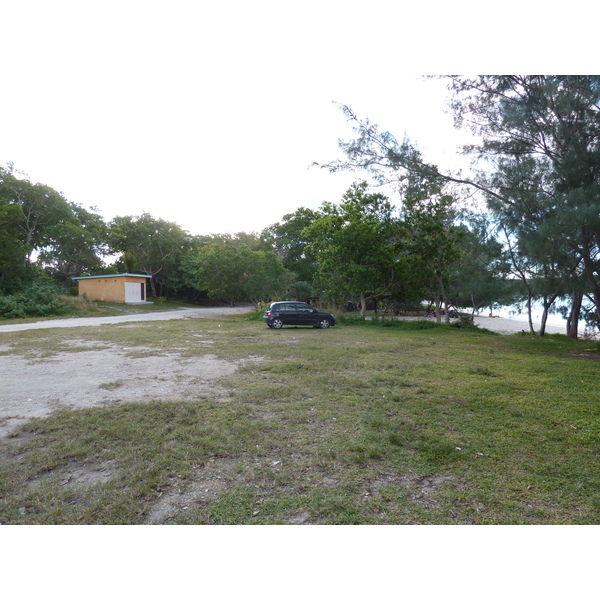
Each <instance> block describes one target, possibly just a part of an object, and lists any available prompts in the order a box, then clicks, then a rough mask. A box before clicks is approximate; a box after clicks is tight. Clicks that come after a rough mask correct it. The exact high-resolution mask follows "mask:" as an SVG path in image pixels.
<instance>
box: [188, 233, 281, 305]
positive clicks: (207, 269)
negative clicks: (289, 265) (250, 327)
mask: <svg viewBox="0 0 600 600" xmlns="http://www.w3.org/2000/svg"><path fill="white" fill-rule="evenodd" d="M229 242H231V238H229V239H227V238H226V239H219V237H216V238H215V239H213V240H211V241H210V242H208V243H207V244H206V245H205V246H203V247H202V248H201V249H200V250H199V251H198V254H197V257H196V264H197V265H198V267H197V270H196V287H197V289H201V290H206V291H207V292H208V295H209V297H210V298H212V299H213V300H229V301H230V302H231V303H232V304H233V303H234V302H239V301H243V300H251V301H252V302H253V303H254V304H255V306H257V305H258V303H259V302H261V301H266V300H269V299H270V298H272V297H273V296H276V295H278V294H282V293H283V292H284V291H285V289H286V287H287V285H289V283H290V282H291V274H290V273H289V272H288V271H287V270H286V269H285V267H284V266H283V265H282V264H281V261H280V260H279V258H278V256H277V255H276V254H275V253H274V252H271V251H265V250H252V249H251V248H250V247H248V246H247V245H246V244H244V243H240V244H239V245H234V244H231V243H229Z"/></svg>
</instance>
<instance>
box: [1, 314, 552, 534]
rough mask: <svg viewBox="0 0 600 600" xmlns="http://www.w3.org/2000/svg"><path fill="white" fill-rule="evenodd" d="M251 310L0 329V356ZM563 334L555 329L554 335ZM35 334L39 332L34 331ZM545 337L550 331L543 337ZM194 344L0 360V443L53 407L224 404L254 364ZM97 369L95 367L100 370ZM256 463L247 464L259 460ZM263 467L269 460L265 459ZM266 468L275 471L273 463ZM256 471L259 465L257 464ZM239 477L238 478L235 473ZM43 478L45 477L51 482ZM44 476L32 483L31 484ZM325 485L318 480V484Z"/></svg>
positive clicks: (228, 465)
mask: <svg viewBox="0 0 600 600" xmlns="http://www.w3.org/2000/svg"><path fill="white" fill-rule="evenodd" d="M250 310H252V307H247V306H246V307H236V308H225V307H224V308H198V309H179V310H176V311H169V312H157V313H147V314H137V315H136V314H134V315H124V316H119V317H97V318H91V319H88V318H84V319H61V320H53V321H40V322H38V323H30V324H8V325H1V326H0V351H4V352H6V351H7V350H10V347H9V346H8V345H7V344H4V343H3V341H2V332H3V331H20V330H25V329H40V330H43V329H47V328H54V327H80V326H90V325H97V326H99V327H100V326H103V325H104V324H111V323H124V322H127V321H142V320H170V319H181V318H203V317H208V318H210V317H215V316H221V315H224V314H233V313H243V312H248V311H250ZM476 323H477V324H478V325H480V326H481V327H486V328H489V329H492V330H495V331H498V332H500V333H504V334H510V333H516V332H519V331H521V330H523V329H525V330H526V329H527V323H525V322H521V321H517V320H512V319H503V318H489V317H477V319H476ZM560 332H561V333H562V331H560ZM40 333H42V332H40ZM549 333H552V331H549ZM198 342H199V344H200V345H203V346H205V347H206V351H207V354H205V355H203V356H197V357H193V358H191V357H186V356H184V355H183V353H184V351H185V349H184V348H182V349H181V353H180V352H178V351H177V349H174V350H173V352H172V353H170V354H160V355H154V354H152V353H149V352H148V349H147V348H131V347H128V348H123V347H121V346H120V345H118V344H109V343H103V342H96V343H95V344H90V342H89V341H84V340H77V339H73V340H71V342H70V344H71V346H72V350H75V349H76V350H77V351H72V352H63V353H59V354H57V355H54V356H52V357H51V358H42V357H38V358H36V357H23V356H13V355H11V354H8V353H7V354H0V439H2V438H6V436H7V435H8V433H9V432H10V431H11V430H13V429H14V428H15V427H16V426H18V425H19V424H21V423H23V422H26V421H27V420H29V419H31V418H32V417H44V416H47V415H49V414H50V413H51V412H52V411H54V410H56V409H57V408H59V407H71V408H83V407H94V406H106V405H110V404H112V403H118V402H144V401H148V400H151V399H153V398H157V399H161V400H168V399H170V398H172V399H174V400H175V399H176V400H181V399H184V400H185V399H189V400H198V399H201V398H203V397H206V398H210V399H211V400H212V401H215V400H217V401H220V402H227V401H229V400H230V397H229V393H228V390H227V389H226V388H225V387H224V386H223V385H221V383H220V380H221V379H222V378H223V377H227V376H229V375H231V374H232V373H233V372H234V371H235V370H236V369H237V368H238V367H240V366H242V365H247V364H250V363H252V362H258V361H259V360H261V359H260V358H259V357H252V356H250V357H248V358H245V359H243V360H238V361H227V360H222V359H219V358H218V357H217V356H215V355H213V354H210V348H211V345H212V343H213V341H212V340H211V339H210V337H209V336H200V339H199V340H198ZM99 365H101V368H99ZM258 460H259V459H254V461H255V462H256V461H258ZM265 460H267V462H268V461H269V460H271V459H270V458H269V459H265ZM243 461H250V459H244V458H239V459H229V458H211V459H210V460H209V462H208V463H207V464H206V465H199V466H197V467H195V468H197V470H196V471H195V477H194V478H193V479H192V480H191V481H189V482H185V484H184V483H183V482H182V484H181V485H176V484H174V485H173V486H172V489H165V490H164V492H161V497H160V498H159V500H158V501H157V502H156V503H155V505H154V506H153V507H152V509H151V510H150V511H149V513H148V514H147V515H146V517H145V520H144V523H147V524H162V523H170V522H175V521H173V519H176V516H177V514H179V513H181V512H182V511H185V510H187V509H188V507H189V506H191V505H192V504H193V503H194V502H196V501H201V502H209V501H211V500H214V499H215V498H217V497H218V496H219V494H221V493H222V492H223V491H224V490H225V489H226V488H227V487H228V486H230V485H234V484H235V483H236V482H237V481H239V479H240V477H244V476H245V475H244V473H251V472H252V471H253V469H254V468H257V465H256V464H254V462H249V463H248V464H242V463H243ZM269 464H270V468H274V469H276V468H277V467H276V465H277V461H275V462H273V463H272V464H271V463H269ZM258 466H260V465H258ZM117 473H118V465H117V464H116V463H115V462H114V461H110V460H109V461H104V462H101V463H98V464H81V463H76V462H74V463H69V464H68V465H66V466H64V467H61V469H60V472H59V473H58V476H59V478H60V480H61V481H60V483H61V485H64V486H66V487H69V488H73V489H78V488H86V487H89V486H93V485H95V484H97V483H103V482H106V481H108V480H110V479H111V478H112V477H114V476H116V474H117ZM240 473H241V474H240ZM56 476H57V474H56V473H49V474H48V477H56ZM41 481H43V477H42V478H40V479H39V480H34V481H33V482H31V485H38V484H39V483H40V482H41ZM439 483H440V482H438V481H437V480H434V479H432V480H431V481H429V480H427V481H425V480H423V481H421V480H418V481H417V480H415V481H412V479H407V478H402V480H401V481H399V484H402V485H408V486H409V487H411V489H413V488H414V490H415V494H417V495H416V496H415V497H416V498H422V499H423V500H422V501H424V502H426V501H428V497H429V496H428V494H429V491H430V490H431V489H434V488H435V486H437V485H439ZM327 484H328V482H327V481H324V485H327ZM309 517H310V515H308V513H300V514H297V515H292V516H291V517H290V521H289V522H290V523H296V524H302V523H305V522H308V521H309V520H310V519H309Z"/></svg>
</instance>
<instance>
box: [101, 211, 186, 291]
mask: <svg viewBox="0 0 600 600" xmlns="http://www.w3.org/2000/svg"><path fill="white" fill-rule="evenodd" d="M189 243H190V236H189V234H188V233H187V232H186V231H184V230H183V229H182V228H181V227H180V226H179V225H177V224H176V223H171V222H169V221H164V220H163V219H155V218H154V217H152V216H151V215H150V214H148V213H142V214H141V215H140V216H139V217H133V216H126V217H115V218H114V219H113V220H112V221H111V222H110V223H109V245H110V247H111V249H112V250H113V252H121V253H123V254H124V255H125V254H128V256H129V257H130V258H132V259H134V261H135V264H136V265H137V266H138V268H139V270H141V271H142V272H143V273H145V274H146V275H151V276H152V278H151V279H150V288H151V290H152V295H153V296H154V297H155V298H156V297H158V296H160V295H161V293H160V292H161V288H162V279H161V274H162V273H163V272H165V271H168V270H169V268H172V267H173V265H174V262H175V260H176V257H177V256H178V255H179V254H180V253H182V252H185V251H186V250H187V248H188V246H189Z"/></svg>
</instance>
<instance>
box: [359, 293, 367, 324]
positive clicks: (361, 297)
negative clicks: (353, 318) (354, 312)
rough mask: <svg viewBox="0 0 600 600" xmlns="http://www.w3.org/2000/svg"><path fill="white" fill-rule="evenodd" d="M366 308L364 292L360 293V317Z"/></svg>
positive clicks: (363, 314) (362, 316)
mask: <svg viewBox="0 0 600 600" xmlns="http://www.w3.org/2000/svg"><path fill="white" fill-rule="evenodd" d="M366 310H367V307H366V302H365V293H364V292H361V293H360V318H361V319H364V318H365V311H366Z"/></svg>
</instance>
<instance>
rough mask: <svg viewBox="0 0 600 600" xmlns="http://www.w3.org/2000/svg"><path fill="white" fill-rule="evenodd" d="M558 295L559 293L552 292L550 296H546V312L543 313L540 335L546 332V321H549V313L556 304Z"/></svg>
mask: <svg viewBox="0 0 600 600" xmlns="http://www.w3.org/2000/svg"><path fill="white" fill-rule="evenodd" d="M557 297H558V294H552V296H550V298H548V297H547V296H544V299H543V305H544V312H543V313H542V322H541V324H540V335H545V334H546V323H547V321H548V313H549V312H550V307H551V306H552V305H553V304H554V301H555V300H556V298H557Z"/></svg>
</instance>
